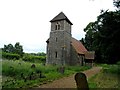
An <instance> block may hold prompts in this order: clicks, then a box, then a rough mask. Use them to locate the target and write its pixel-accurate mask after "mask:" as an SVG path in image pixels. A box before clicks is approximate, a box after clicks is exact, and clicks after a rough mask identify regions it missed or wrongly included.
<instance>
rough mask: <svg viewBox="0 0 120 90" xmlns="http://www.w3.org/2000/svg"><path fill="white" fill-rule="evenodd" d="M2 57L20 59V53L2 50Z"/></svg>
mask: <svg viewBox="0 0 120 90" xmlns="http://www.w3.org/2000/svg"><path fill="white" fill-rule="evenodd" d="M2 58H6V59H16V60H18V59H20V55H18V54H12V53H6V52H2Z"/></svg>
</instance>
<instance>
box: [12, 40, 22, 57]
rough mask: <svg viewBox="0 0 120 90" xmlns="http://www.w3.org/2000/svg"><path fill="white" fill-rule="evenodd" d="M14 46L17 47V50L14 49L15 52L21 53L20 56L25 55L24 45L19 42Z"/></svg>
mask: <svg viewBox="0 0 120 90" xmlns="http://www.w3.org/2000/svg"><path fill="white" fill-rule="evenodd" d="M14 48H15V51H14V52H15V53H16V54H19V55H20V56H22V55H23V47H22V46H21V45H20V43H19V42H17V43H16V44H15V46H14Z"/></svg>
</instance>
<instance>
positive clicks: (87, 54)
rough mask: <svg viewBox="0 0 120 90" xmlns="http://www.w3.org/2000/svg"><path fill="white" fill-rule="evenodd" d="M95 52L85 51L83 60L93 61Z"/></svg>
mask: <svg viewBox="0 0 120 90" xmlns="http://www.w3.org/2000/svg"><path fill="white" fill-rule="evenodd" d="M94 55H95V51H87V52H85V59H94V57H95V56H94Z"/></svg>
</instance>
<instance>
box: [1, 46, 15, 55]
mask: <svg viewBox="0 0 120 90" xmlns="http://www.w3.org/2000/svg"><path fill="white" fill-rule="evenodd" d="M3 51H4V52H7V53H14V47H13V45H12V44H8V45H4V48H3Z"/></svg>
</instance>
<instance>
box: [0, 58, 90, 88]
mask: <svg viewBox="0 0 120 90" xmlns="http://www.w3.org/2000/svg"><path fill="white" fill-rule="evenodd" d="M33 64H34V65H35V67H34V68H31V66H32V65H33ZM59 67H60V66H51V65H49V66H44V65H43V64H42V63H31V62H25V61H22V60H15V61H14V60H3V61H2V75H3V81H2V87H3V88H24V87H25V88H28V87H37V86H39V85H41V84H44V83H47V82H51V81H53V80H55V79H58V78H61V77H64V76H68V75H70V74H73V73H75V72H80V71H83V70H86V69H89V68H90V67H86V66H65V72H64V74H62V73H60V72H58V71H57V69H58V68H59ZM40 72H41V76H40ZM21 74H22V75H21ZM31 74H32V76H33V79H32V80H30V79H29V78H30V76H31ZM27 78H28V79H27Z"/></svg>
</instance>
